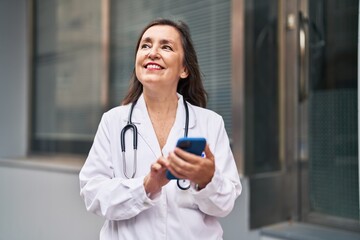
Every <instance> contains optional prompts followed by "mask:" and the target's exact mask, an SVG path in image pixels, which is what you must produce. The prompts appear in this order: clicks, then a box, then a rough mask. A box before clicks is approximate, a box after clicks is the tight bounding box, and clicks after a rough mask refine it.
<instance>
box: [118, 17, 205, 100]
mask: <svg viewBox="0 0 360 240" xmlns="http://www.w3.org/2000/svg"><path fill="white" fill-rule="evenodd" d="M156 25H166V26H172V27H174V28H175V29H176V30H177V31H178V32H179V34H180V36H181V43H182V47H183V49H184V60H183V61H184V66H185V67H186V69H187V70H188V76H187V77H186V78H183V79H180V80H179V83H178V86H177V92H178V93H180V94H181V95H182V96H183V97H184V99H185V100H186V101H188V102H190V103H191V104H193V105H196V106H200V107H206V103H207V93H206V91H205V89H204V86H203V83H202V76H201V73H200V69H199V64H198V60H197V56H196V52H195V48H194V45H193V43H192V40H191V36H190V30H189V27H188V26H187V24H186V23H184V22H182V21H177V22H175V21H172V20H169V19H162V18H161V19H156V20H154V21H152V22H150V23H149V24H148V25H147V26H146V27H145V28H144V29H143V31H142V32H141V34H140V36H139V39H138V41H137V44H136V49H135V58H136V53H137V51H138V49H139V44H140V41H141V38H142V36H143V34H144V33H145V31H146V30H148V29H149V28H150V27H152V26H156ZM142 91H143V86H142V84H141V83H140V81H139V79H138V78H137V76H136V73H135V68H134V70H133V73H132V76H131V78H130V87H129V90H128V92H127V94H126V96H125V98H124V99H123V101H122V104H129V103H131V102H134V101H136V100H138V98H139V97H140V95H141V93H142Z"/></svg>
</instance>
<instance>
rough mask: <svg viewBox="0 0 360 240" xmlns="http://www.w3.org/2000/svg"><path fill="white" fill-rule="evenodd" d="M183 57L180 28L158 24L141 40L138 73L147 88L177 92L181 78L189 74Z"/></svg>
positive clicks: (137, 59)
mask: <svg viewBox="0 0 360 240" xmlns="http://www.w3.org/2000/svg"><path fill="white" fill-rule="evenodd" d="M183 59H184V49H183V47H182V44H181V37H180V34H179V32H178V31H177V30H176V28H174V27H172V26H168V25H155V26H152V27H150V28H149V29H147V30H146V31H145V32H144V34H143V36H142V38H141V40H140V44H139V48H138V50H137V53H136V60H135V73H136V76H137V78H138V79H139V81H140V82H141V83H142V85H143V87H144V89H146V88H150V89H158V90H166V91H169V90H170V91H173V90H174V91H175V92H176V89H177V84H178V81H179V79H180V78H186V77H187V76H188V73H187V70H186V68H185V67H184V65H183ZM153 87H154V88H153ZM159 87H160V88H159Z"/></svg>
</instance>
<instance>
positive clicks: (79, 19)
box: [32, 0, 102, 153]
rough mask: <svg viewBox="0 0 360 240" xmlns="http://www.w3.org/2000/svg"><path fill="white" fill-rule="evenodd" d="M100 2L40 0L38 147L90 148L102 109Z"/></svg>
mask: <svg viewBox="0 0 360 240" xmlns="http://www.w3.org/2000/svg"><path fill="white" fill-rule="evenodd" d="M100 4H101V1H97V0H91V1H89V0H78V1H60V0H51V1H49V0H38V1H36V8H35V53H34V55H35V56H34V68H35V69H34V79H35V80H34V92H35V94H34V100H33V102H34V110H35V113H34V121H33V142H32V143H33V150H34V151H61V152H74V151H75V152H84V153H85V152H87V151H88V149H89V146H90V142H91V141H92V138H93V136H94V133H95V130H96V126H97V124H98V122H99V120H100V116H101V111H102V108H101V101H100V90H101V74H102V64H101V5H100ZM71 143H73V144H71Z"/></svg>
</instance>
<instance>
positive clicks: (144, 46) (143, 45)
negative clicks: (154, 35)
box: [141, 43, 150, 48]
mask: <svg viewBox="0 0 360 240" xmlns="http://www.w3.org/2000/svg"><path fill="white" fill-rule="evenodd" d="M141 48H150V45H149V44H147V43H144V44H142V45H141Z"/></svg>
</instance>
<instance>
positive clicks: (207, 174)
mask: <svg viewBox="0 0 360 240" xmlns="http://www.w3.org/2000/svg"><path fill="white" fill-rule="evenodd" d="M168 169H169V170H170V171H171V173H172V174H173V175H174V176H176V177H177V178H180V179H188V180H190V181H192V182H193V183H196V184H198V186H199V188H200V189H202V188H204V187H206V185H207V184H208V183H209V182H210V181H211V179H212V178H213V176H214V173H215V159H214V155H213V154H212V152H211V151H210V148H209V145H208V144H207V145H206V147H205V157H200V156H197V155H194V154H191V153H188V152H186V151H184V150H182V149H180V148H175V150H174V152H171V153H170V154H169V156H168Z"/></svg>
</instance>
